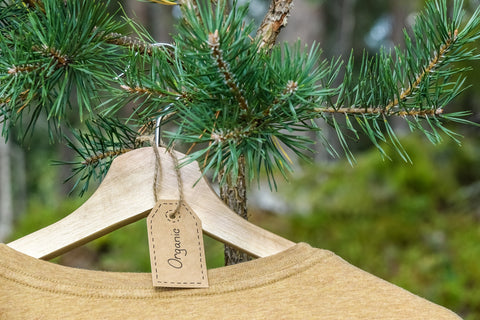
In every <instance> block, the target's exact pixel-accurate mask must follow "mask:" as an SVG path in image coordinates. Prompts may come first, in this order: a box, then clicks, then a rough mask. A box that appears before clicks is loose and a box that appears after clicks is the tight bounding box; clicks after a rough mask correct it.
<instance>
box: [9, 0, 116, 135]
mask: <svg viewBox="0 0 480 320" xmlns="http://www.w3.org/2000/svg"><path fill="white" fill-rule="evenodd" d="M19 7H22V8H23V10H20V9H18V8H19ZM106 8H107V4H104V3H99V2H98V1H88V2H85V3H82V2H76V1H73V2H72V1H67V2H64V1H55V0H46V1H43V2H42V4H41V7H40V6H37V7H36V8H27V7H25V6H24V5H23V4H22V1H18V0H17V1H12V2H11V4H10V5H9V6H8V9H9V10H10V11H14V10H20V13H21V14H22V15H23V18H22V15H21V16H20V17H18V18H17V19H16V20H15V23H8V21H10V20H11V19H12V18H11V16H10V19H7V20H6V21H7V22H6V23H2V24H5V28H2V32H1V33H0V53H1V54H0V83H1V90H0V102H1V103H2V113H3V114H4V115H5V117H6V120H5V121H6V122H7V124H8V125H7V126H5V127H4V132H3V134H4V135H7V133H8V130H10V128H11V127H12V126H15V125H21V124H22V122H23V121H22V120H23V117H24V115H28V116H26V120H27V123H28V125H27V127H26V129H25V131H28V130H33V126H34V124H35V122H36V120H37V119H38V117H39V115H40V114H42V113H44V114H46V115H47V116H48V118H49V119H50V120H51V122H52V123H53V124H54V127H53V129H56V128H57V127H58V126H59V125H60V124H63V125H65V124H68V119H67V117H66V114H67V111H68V109H69V108H73V107H75V108H76V113H77V115H78V118H79V119H82V118H83V117H84V113H85V112H87V113H91V112H93V110H94V108H95V106H96V105H97V104H98V101H99V97H98V91H99V90H101V89H104V88H106V87H108V86H109V85H110V83H109V82H110V80H111V75H112V73H113V72H114V70H116V67H117V63H118V60H119V59H120V58H121V56H122V55H121V52H119V50H118V48H117V46H115V45H113V44H109V43H108V42H107V35H110V34H111V33H113V32H118V31H119V30H120V29H121V28H122V26H123V24H121V23H118V22H115V21H114V20H113V18H112V16H110V15H109V14H108V13H107V11H106ZM2 10H3V9H2ZM19 18H21V19H22V20H18V19H19Z"/></svg>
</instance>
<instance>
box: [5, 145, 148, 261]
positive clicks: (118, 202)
mask: <svg viewBox="0 0 480 320" xmlns="http://www.w3.org/2000/svg"><path fill="white" fill-rule="evenodd" d="M152 166H153V162H151V159H149V158H148V157H147V158H146V159H145V157H144V154H143V153H142V152H136V153H135V152H129V153H127V154H125V155H123V156H122V157H118V158H117V159H115V161H114V162H113V163H112V166H111V168H110V170H109V171H108V174H107V175H106V177H105V179H104V180H103V182H102V183H101V185H100V186H99V188H98V189H97V190H96V191H95V193H94V194H93V195H92V196H91V197H90V198H89V199H88V200H87V201H86V202H85V203H84V204H83V205H82V206H80V207H79V208H78V209H77V210H75V211H74V212H72V213H70V214H69V215H68V216H66V217H64V218H63V219H61V220H59V221H57V222H56V223H54V224H51V225H49V226H47V227H45V228H43V229H40V230H38V231H36V232H33V233H31V234H28V235H26V236H24V237H22V238H20V239H17V240H15V241H13V242H10V243H8V244H7V245H8V246H9V247H11V248H12V249H15V250H17V251H19V252H23V253H25V254H27V255H30V256H32V257H35V258H39V259H46V260H48V259H51V258H54V257H57V256H59V255H60V254H62V253H64V252H67V251H69V250H71V249H73V248H76V247H78V246H80V245H82V244H84V243H87V242H89V241H91V240H94V239H96V238H99V237H101V236H103V235H105V234H107V233H109V232H111V231H113V230H116V229H118V228H120V227H122V226H125V225H127V224H130V223H132V222H134V221H137V220H139V219H141V218H143V217H145V216H146V215H147V214H148V212H149V211H150V210H151V209H152V207H153V205H154V204H155V199H154V194H153V191H152V185H153V171H152V169H151V168H152Z"/></svg>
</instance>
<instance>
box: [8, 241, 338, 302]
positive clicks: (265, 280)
mask: <svg viewBox="0 0 480 320" xmlns="http://www.w3.org/2000/svg"><path fill="white" fill-rule="evenodd" d="M331 256H333V253H331V252H329V251H326V250H321V249H316V248H312V247H311V246H310V245H308V244H306V243H298V244H295V245H294V246H292V247H291V248H289V249H286V250H285V251H282V252H280V253H277V254H275V255H272V256H269V257H265V258H260V259H256V260H252V261H248V262H244V263H241V264H238V265H233V266H226V267H220V268H216V269H211V270H208V278H209V288H207V289H170V288H154V287H153V286H152V281H151V274H150V273H131V272H106V271H94V270H85V269H77V268H72V267H66V266H62V265H58V264H55V263H52V262H48V261H44V260H39V259H36V258H33V257H30V256H28V255H25V254H23V253H20V252H18V251H16V250H14V249H12V248H10V247H8V246H7V245H5V244H1V243H0V257H1V258H0V277H2V276H3V277H4V278H7V279H9V280H11V281H15V282H17V283H20V284H22V285H25V286H29V287H35V288H36V289H38V290H43V291H51V292H57V293H62V294H70V295H76V296H90V297H91V296H97V297H106V298H107V297H109V298H115V297H117V298H127V299H139V298H162V297H163V298H171V297H175V296H190V295H214V294H220V293H224V292H229V291H239V290H245V289H248V288H252V287H258V286H263V285H267V284H269V283H274V282H277V281H280V280H282V279H285V278H288V277H290V276H292V275H295V274H298V273H300V272H302V271H304V270H307V269H308V268H310V267H311V266H312V265H314V264H316V263H318V262H319V261H321V260H324V259H327V258H328V257H331Z"/></svg>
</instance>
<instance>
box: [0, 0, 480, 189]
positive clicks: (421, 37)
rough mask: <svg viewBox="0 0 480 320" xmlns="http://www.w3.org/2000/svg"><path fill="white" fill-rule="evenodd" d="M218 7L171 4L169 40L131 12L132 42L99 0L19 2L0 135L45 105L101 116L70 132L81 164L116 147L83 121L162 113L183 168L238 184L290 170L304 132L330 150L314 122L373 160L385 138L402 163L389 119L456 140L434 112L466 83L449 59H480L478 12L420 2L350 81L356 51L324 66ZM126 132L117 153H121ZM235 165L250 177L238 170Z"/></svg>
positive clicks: (84, 175)
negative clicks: (409, 20) (177, 9)
mask: <svg viewBox="0 0 480 320" xmlns="http://www.w3.org/2000/svg"><path fill="white" fill-rule="evenodd" d="M9 3H10V2H9ZM2 4H3V5H4V7H5V8H7V6H8V10H7V11H8V12H10V10H17V9H18V8H20V7H21V3H20V2H19V1H13V2H11V4H10V5H7V6H5V3H4V2H2ZM225 4H226V1H218V3H217V4H214V3H213V2H212V1H207V0H202V1H198V5H197V6H181V10H182V14H183V16H182V19H180V21H179V23H178V25H177V26H176V34H175V35H174V43H173V44H157V43H155V42H154V40H153V38H152V37H151V36H150V35H149V34H148V33H147V32H146V31H145V30H144V29H143V28H142V26H138V25H136V24H134V23H133V22H131V21H130V20H129V19H128V18H126V19H125V21H127V23H128V24H129V25H130V27H131V28H132V30H134V33H135V34H136V37H135V38H131V37H129V36H124V35H123V34H121V31H122V26H123V24H121V23H117V22H115V21H114V19H113V18H112V17H111V16H108V15H107V14H106V13H105V12H106V11H105V10H106V9H105V8H106V6H107V4H103V3H98V2H96V1H89V2H88V3H86V4H79V3H76V2H72V3H70V2H67V3H66V4H65V3H64V2H63V1H60V0H45V1H43V5H42V7H40V6H38V7H36V8H28V7H22V8H23V9H22V10H24V14H25V17H26V18H25V19H24V20H23V21H18V20H14V21H15V23H16V24H18V26H17V25H15V27H13V25H12V22H11V21H12V20H11V18H9V17H11V15H10V14H9V13H6V14H5V17H4V18H3V21H2V26H11V27H8V28H3V29H2V33H1V34H0V35H1V39H0V40H1V41H0V85H1V87H2V89H1V90H0V104H1V113H2V114H3V115H4V121H5V122H6V123H8V125H7V126H5V127H4V131H5V132H4V134H7V133H8V131H9V130H10V129H11V127H12V126H13V125H16V124H17V123H20V122H22V121H21V120H22V119H23V117H24V116H25V118H27V119H28V121H27V123H29V125H28V126H27V128H33V125H34V124H35V120H36V119H37V117H38V115H39V114H40V113H41V112H46V114H47V115H48V117H49V119H50V120H51V121H53V123H57V124H58V123H62V124H63V123H65V122H67V123H68V121H67V119H66V113H67V110H68V108H77V109H78V115H79V116H80V118H82V117H83V116H84V113H88V114H89V116H93V117H97V116H98V115H100V116H101V117H102V119H103V120H102V119H101V120H99V121H94V122H92V123H91V124H90V125H89V126H87V130H89V131H90V132H89V133H88V134H86V135H83V134H77V135H76V137H77V138H78V140H79V141H78V142H77V144H78V145H80V146H79V147H75V149H76V151H77V152H79V154H80V156H81V157H82V158H83V159H84V160H85V159H88V158H95V157H98V155H101V154H107V155H112V148H111V143H110V142H108V139H110V137H108V135H105V134H101V133H100V132H103V131H102V130H92V129H93V125H94V124H97V125H100V126H101V123H102V122H104V120H107V119H117V118H118V115H119V114H122V116H124V117H126V119H127V120H125V121H124V120H118V119H117V120H111V121H110V120H108V121H110V122H109V123H110V124H112V126H110V127H109V129H110V130H113V131H114V132H118V131H120V130H126V131H128V135H129V136H130V134H132V135H133V134H134V131H138V132H140V131H142V129H143V128H145V127H147V126H148V125H149V124H150V123H151V122H152V121H153V120H154V119H155V118H157V117H159V116H161V117H162V119H163V120H164V121H163V122H164V123H167V122H169V123H170V124H172V126H170V128H173V129H172V130H171V131H169V132H166V133H165V134H164V135H165V136H167V137H169V138H170V141H169V143H170V146H173V145H174V144H175V143H177V144H180V143H182V144H185V145H186V148H189V150H190V151H191V150H193V151H192V152H190V153H189V154H188V156H187V158H186V159H183V161H182V163H183V164H185V163H189V162H191V161H198V162H199V164H200V165H201V166H202V167H203V170H204V172H206V171H209V170H210V171H212V172H213V175H214V176H218V175H221V176H222V180H221V182H222V183H223V182H225V180H227V177H229V176H230V177H232V178H233V179H231V180H232V181H233V182H235V179H236V177H237V175H239V174H241V175H244V174H245V175H246V176H247V177H248V178H249V179H250V180H252V179H254V178H259V177H260V173H261V172H262V171H266V173H267V176H268V178H269V181H270V183H271V184H272V182H273V185H274V184H275V181H274V179H273V178H274V174H273V172H274V171H277V170H278V171H279V172H281V173H282V174H283V175H284V176H286V175H287V173H288V172H289V171H291V170H292V166H291V160H290V158H289V156H288V151H289V150H290V151H291V152H292V153H293V154H295V155H297V156H298V157H300V158H304V157H305V156H304V155H305V154H306V152H308V151H310V149H309V148H310V145H311V143H312V142H313V141H312V140H311V139H310V138H308V136H307V135H305V134H303V133H304V132H311V131H316V132H317V133H318V134H319V135H320V138H321V140H322V141H324V143H325V147H326V148H328V150H329V151H330V153H332V154H334V155H335V154H338V151H336V150H334V148H333V147H332V145H333V143H332V142H331V141H328V139H326V137H325V136H323V132H322V131H320V130H318V128H317V127H316V125H315V123H314V121H313V120H314V119H317V118H320V119H323V120H325V121H326V122H327V123H328V124H330V125H331V126H333V127H334V129H335V132H336V133H337V136H338V139H339V142H340V145H341V147H342V148H343V149H344V151H345V153H346V154H347V157H348V158H349V159H350V160H352V159H353V154H352V152H351V150H350V147H349V142H348V138H347V135H349V136H350V137H351V138H353V139H355V140H358V139H359V138H360V136H361V135H362V134H363V135H366V136H367V137H368V138H369V139H370V140H371V141H372V142H373V144H374V145H375V146H376V147H377V148H379V149H380V150H381V152H382V154H383V155H385V156H387V157H388V156H389V155H388V153H387V152H386V150H385V147H384V143H385V142H389V144H390V147H391V148H392V149H393V150H394V151H396V152H398V153H399V154H400V155H401V156H402V157H403V158H404V159H405V160H410V159H409V156H408V154H407V153H406V152H405V149H404V148H403V146H402V145H401V144H400V142H399V140H398V138H397V135H396V132H395V131H394V130H393V128H392V126H391V124H390V119H391V118H392V117H394V116H399V117H402V118H403V119H404V120H405V121H406V122H407V123H408V125H409V127H410V128H411V129H412V130H420V131H421V132H423V133H425V134H426V135H427V137H428V138H429V139H430V140H431V141H432V142H434V143H437V142H439V141H440V139H441V133H446V134H447V135H449V136H451V137H452V138H453V139H456V134H455V133H454V132H452V131H450V130H449V129H447V128H446V127H445V126H444V122H445V121H447V120H448V121H459V122H468V121H466V120H465V119H464V118H463V117H464V116H465V115H466V113H465V112H459V113H450V114H449V113H447V112H446V111H445V110H444V109H445V107H446V106H447V104H448V103H450V102H451V101H452V99H454V98H455V97H456V96H457V95H458V94H459V93H460V92H461V91H462V90H463V89H464V71H466V70H468V69H469V68H468V67H460V66H459V64H458V63H459V62H464V61H469V60H474V59H478V57H479V56H478V55H477V54H476V53H475V51H474V46H472V43H473V42H474V41H476V40H478V38H479V37H480V36H479V34H480V33H479V26H480V9H478V10H476V11H475V12H474V14H473V15H472V16H471V18H470V19H469V20H466V19H465V16H464V13H463V9H462V7H463V1H461V0H455V1H454V2H453V6H452V10H451V11H448V10H447V9H448V6H447V2H446V0H432V1H429V2H428V3H427V5H426V8H425V10H424V11H423V13H421V14H419V15H418V17H417V20H416V23H415V25H414V27H413V30H412V31H411V32H407V31H406V32H405V49H404V50H401V49H399V47H397V48H395V49H394V50H393V51H392V52H387V51H386V50H382V51H381V52H380V53H379V54H378V55H377V56H375V57H370V56H368V55H366V54H365V55H364V58H363V60H362V61H361V66H360V72H359V74H358V76H355V75H354V72H353V70H354V68H355V64H354V59H353V55H352V56H351V58H350V59H349V60H348V61H346V62H342V61H341V60H340V59H333V60H332V61H325V60H323V59H322V57H321V50H320V48H319V47H318V46H317V45H312V46H311V47H310V49H308V48H306V47H304V46H302V45H300V43H297V44H295V45H293V46H290V45H287V44H285V45H278V46H274V47H273V48H272V49H271V50H267V49H265V48H261V47H260V41H259V39H254V38H252V37H251V34H252V33H253V31H254V25H253V24H252V23H251V22H249V21H247V20H248V19H247V7H246V6H239V5H238V4H237V3H236V2H234V4H233V6H232V9H231V10H230V11H229V12H226V11H227V10H226V7H225ZM7 11H6V12H7ZM71 39H75V43H73V44H72V41H71ZM342 66H344V67H343V68H342ZM2 70H3V71H2ZM338 83H339V84H338ZM100 91H101V92H103V93H104V94H105V95H104V96H102V97H103V100H101V101H100V99H99V92H100ZM100 102H101V103H100ZM97 104H98V108H96V106H97ZM127 106H128V107H129V108H130V106H133V109H128V110H126V107H127ZM94 111H95V112H94ZM96 113H98V115H97V114H96ZM125 114H126V115H125ZM127 125H128V126H129V127H130V126H131V127H132V129H128V127H127ZM115 126H117V127H115ZM54 128H56V126H54ZM132 130H134V131H132ZM97 133H98V134H99V135H98V136H97V137H94V135H96V134H97ZM137 135H141V134H140V133H137ZM103 138H106V139H107V142H106V143H103V142H102V139H103ZM85 139H86V140H87V141H84V140H85ZM127 140H128V142H127V141H125V142H126V143H127V144H128V145H126V146H120V145H118V148H123V149H128V148H130V142H131V139H127ZM122 141H123V140H121V139H120V140H118V142H116V143H118V144H121V143H122ZM71 145H72V146H73V145H74V143H71ZM88 153H90V155H88ZM84 160H81V161H82V162H83V164H85V161H84ZM241 161H245V163H246V168H247V172H246V173H243V172H239V167H240V166H239V162H241ZM89 164H90V163H87V165H81V166H77V167H75V173H76V174H77V177H80V179H81V180H83V181H84V182H86V185H87V186H88V181H89V179H90V178H95V177H100V178H101V177H102V175H101V174H100V175H96V174H94V172H97V171H96V169H95V168H93V169H92V168H89ZM92 165H94V166H95V165H96V162H92ZM103 172H104V171H103Z"/></svg>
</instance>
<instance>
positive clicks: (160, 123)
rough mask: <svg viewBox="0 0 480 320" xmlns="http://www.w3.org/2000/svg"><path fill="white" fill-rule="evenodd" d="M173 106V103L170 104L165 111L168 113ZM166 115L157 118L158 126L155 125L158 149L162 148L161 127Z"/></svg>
mask: <svg viewBox="0 0 480 320" xmlns="http://www.w3.org/2000/svg"><path fill="white" fill-rule="evenodd" d="M172 105H173V103H170V104H169V105H168V106H166V107H165V109H164V111H165V112H167V111H168V109H170V107H171V106H172ZM165 115H166V113H165V114H163V115H161V116H158V117H157V121H156V124H155V145H156V146H157V147H160V143H161V141H162V130H161V125H162V120H163V117H165Z"/></svg>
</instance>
